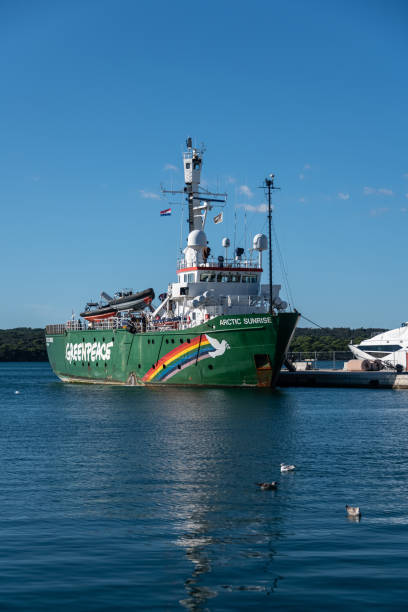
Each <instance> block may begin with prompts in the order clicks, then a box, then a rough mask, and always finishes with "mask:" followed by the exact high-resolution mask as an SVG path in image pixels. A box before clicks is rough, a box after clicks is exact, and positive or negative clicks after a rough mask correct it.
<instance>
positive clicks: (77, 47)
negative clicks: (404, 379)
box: [0, 0, 408, 328]
mask: <svg viewBox="0 0 408 612" xmlns="http://www.w3.org/2000/svg"><path fill="white" fill-rule="evenodd" d="M407 31H408V4H407V3H406V2H405V1H404V0H401V1H397V0H387V1H376V0H370V2H367V1H366V0H364V1H363V0H354V1H353V2H351V1H350V2H349V1H343V2H341V3H340V2H336V3H335V2H324V1H316V0H309V1H308V2H305V1H297V0H296V1H295V0H293V1H292V0H290V1H288V2H277V1H275V0H270V1H268V2H263V1H255V2H252V3H248V2H242V1H234V2H232V1H231V2H230V1H227V0H225V1H222V2H220V1H218V2H214V1H212V0H210V1H207V2H201V3H197V2H196V3H192V2H184V1H183V0H181V1H178V2H173V3H170V2H162V1H158V2H154V3H138V2H133V1H130V0H122V1H121V2H113V0H109V1H106V0H94V1H90V0H84V1H81V2H79V1H76V0H70V1H69V2H68V1H60V2H51V0H49V1H41V0H39V1H37V2H35V3H34V2H29V1H28V0H25V1H19V0H10V1H8V0H3V1H2V2H1V4H0V66H1V95H0V134H1V137H0V206H1V226H0V227H1V241H0V256H1V278H0V281H1V296H2V299H1V300H0V327H2V328H7V327H14V326H20V325H29V326H43V325H45V324H46V323H49V322H59V321H64V320H66V319H67V318H69V316H70V314H71V311H72V309H74V310H75V312H79V311H80V310H81V309H82V307H83V305H84V303H85V302H86V301H88V300H89V299H90V298H94V299H95V298H97V297H98V295H99V293H100V291H101V290H105V291H107V292H108V293H111V292H113V291H115V289H118V288H121V287H132V288H133V289H135V290H136V289H143V288H145V287H149V286H153V288H154V289H155V291H156V293H157V294H158V293H160V292H161V291H163V290H165V289H166V286H167V283H168V282H169V281H171V280H174V279H175V269H176V265H175V261H176V257H177V253H178V249H179V245H180V211H181V207H180V206H178V205H174V206H172V208H173V215H172V216H171V217H164V218H160V216H159V211H160V210H161V209H162V208H166V207H167V206H168V200H166V199H158V195H159V194H160V184H161V183H163V184H165V185H166V186H167V187H170V186H171V185H172V184H173V185H174V186H182V172H181V152H182V150H183V145H184V141H185V138H186V137H187V136H190V135H191V136H192V137H193V139H194V141H195V143H197V144H198V143H200V142H204V143H205V145H206V147H207V152H206V154H205V160H204V170H203V177H204V178H205V179H206V181H207V184H208V187H209V188H211V189H216V188H219V189H225V190H227V191H228V193H229V198H228V206H227V208H226V209H225V221H224V223H223V224H222V225H218V226H215V225H213V224H212V225H213V227H211V226H209V231H208V236H209V239H210V245H211V246H212V250H213V252H215V254H217V253H218V251H219V252H220V253H221V252H222V251H221V239H222V237H223V236H224V235H227V236H229V237H230V238H232V237H233V231H234V230H233V225H234V212H235V211H236V212H237V218H238V231H237V236H238V238H237V241H238V242H239V241H240V242H242V243H245V241H246V244H247V245H248V244H249V241H250V239H251V237H252V236H253V234H254V233H257V232H258V231H260V230H262V229H263V228H264V227H265V214H264V213H262V212H257V208H258V207H260V205H261V204H262V203H263V202H264V200H263V197H262V191H261V190H259V189H257V186H258V185H260V184H261V182H262V180H263V179H264V178H265V176H266V175H267V174H268V173H269V172H271V171H273V172H275V174H276V176H277V184H279V186H280V187H281V191H279V192H277V194H276V195H275V198H274V203H275V210H274V223H275V227H276V230H277V234H278V238H279V243H280V247H281V251H282V253H283V257H284V260H285V263H286V268H287V272H288V276H289V283H290V287H291V290H292V294H293V297H294V305H295V306H296V307H297V308H298V310H300V311H301V312H302V313H304V314H305V315H306V316H307V317H308V318H310V319H313V320H314V321H316V322H317V323H319V324H320V325H328V326H351V327H357V326H367V327H368V326H378V327H380V326H383V327H394V326H396V325H398V324H399V323H400V322H401V321H405V320H408V307H407V305H408V284H407V283H406V282H405V281H406V274H405V262H406V259H407V246H406V242H407V241H406V235H407V223H408V155H407V134H408V112H407V108H408V82H407V81H408V80H407V73H408V71H407V52H408V37H407ZM172 166H174V167H175V168H176V169H172V168H171V167H172ZM261 208H262V207H261ZM246 209H247V212H246V227H247V233H248V236H247V237H246V238H245V231H244V227H245V218H244V215H245V210H246ZM210 230H211V231H210ZM243 246H245V244H243ZM275 255H276V253H275ZM274 261H275V262H276V265H274V279H275V280H276V281H278V280H280V279H281V270H280V267H279V265H278V258H277V257H274ZM265 280H266V279H265ZM302 325H305V326H307V325H308V324H307V323H305V322H303V323H302Z"/></svg>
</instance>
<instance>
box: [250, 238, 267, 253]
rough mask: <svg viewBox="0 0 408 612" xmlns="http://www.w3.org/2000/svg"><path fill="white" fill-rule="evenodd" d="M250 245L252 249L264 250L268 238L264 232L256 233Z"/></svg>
mask: <svg viewBox="0 0 408 612" xmlns="http://www.w3.org/2000/svg"><path fill="white" fill-rule="evenodd" d="M252 245H253V249H254V251H266V250H267V248H268V238H267V237H266V236H265V234H256V236H254V240H253V243H252Z"/></svg>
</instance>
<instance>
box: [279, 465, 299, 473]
mask: <svg viewBox="0 0 408 612" xmlns="http://www.w3.org/2000/svg"><path fill="white" fill-rule="evenodd" d="M293 470H296V465H288V464H286V463H281V472H292V471H293Z"/></svg>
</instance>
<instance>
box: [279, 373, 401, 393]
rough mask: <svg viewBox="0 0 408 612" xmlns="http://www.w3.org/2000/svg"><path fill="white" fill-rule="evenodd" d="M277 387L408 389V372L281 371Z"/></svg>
mask: <svg viewBox="0 0 408 612" xmlns="http://www.w3.org/2000/svg"><path fill="white" fill-rule="evenodd" d="M277 386H278V387H341V388H345V387H354V388H371V389H408V372H401V373H397V372H393V371H389V370H387V371H384V370H380V371H378V372H347V371H345V370H333V369H332V370H330V369H321V370H318V369H316V370H303V371H299V372H289V371H287V370H282V371H281V373H280V376H279V379H278V382H277Z"/></svg>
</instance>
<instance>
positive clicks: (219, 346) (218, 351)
mask: <svg viewBox="0 0 408 612" xmlns="http://www.w3.org/2000/svg"><path fill="white" fill-rule="evenodd" d="M205 337H206V338H207V340H208V342H209V343H210V344H211V346H212V347H213V349H215V350H214V351H211V352H210V353H208V354H209V356H210V357H212V358H213V359H214V358H215V357H220V355H223V354H224V353H225V351H226V350H227V349H229V348H231V347H230V345H229V344H228V342H227V341H226V340H221V342H219V341H218V340H216V339H215V338H211V336H207V334H206V335H205Z"/></svg>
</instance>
